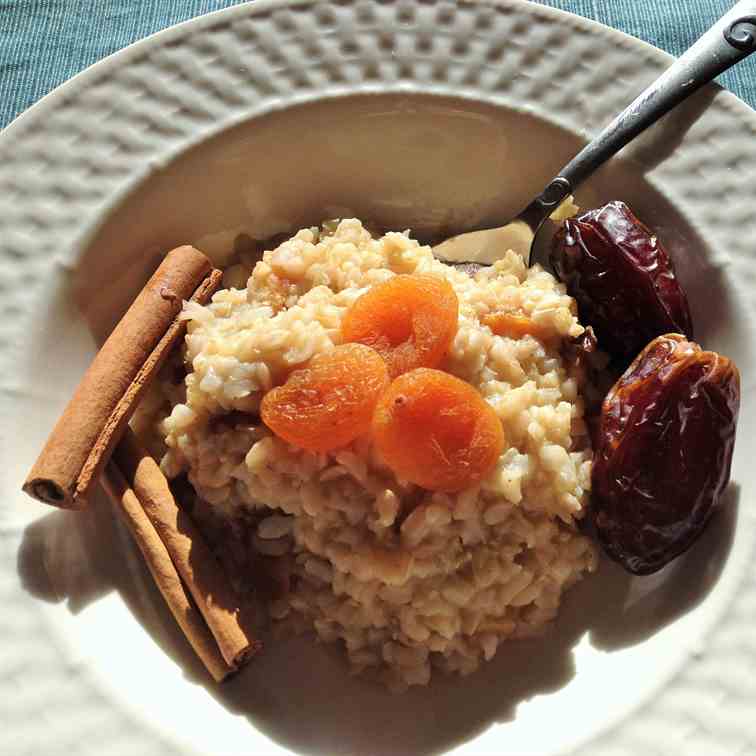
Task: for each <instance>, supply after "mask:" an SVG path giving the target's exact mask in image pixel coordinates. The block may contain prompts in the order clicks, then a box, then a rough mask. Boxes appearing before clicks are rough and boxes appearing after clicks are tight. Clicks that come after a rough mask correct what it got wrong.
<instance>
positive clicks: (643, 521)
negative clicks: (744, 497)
mask: <svg viewBox="0 0 756 756" xmlns="http://www.w3.org/2000/svg"><path fill="white" fill-rule="evenodd" d="M739 402H740V376H739V373H738V369H737V367H736V366H735V365H734V363H732V362H731V361H730V360H729V359H727V358H726V357H723V356H721V355H719V354H717V353H716V352H705V351H703V350H702V349H701V347H699V346H698V344H695V343H693V342H690V341H688V340H687V339H686V338H685V337H684V336H682V335H680V334H667V335H665V336H660V337H659V338H656V339H655V340H654V341H652V342H651V343H650V344H649V345H648V346H647V347H646V348H645V349H644V350H643V351H642V352H641V354H640V355H638V357H637V358H636V359H635V361H634V362H633V363H632V365H630V367H629V368H628V369H627V371H626V372H625V373H624V375H623V376H622V377H621V378H620V379H619V381H617V383H616V384H615V385H614V387H613V388H612V389H611V390H610V391H609V393H608V395H607V396H606V398H605V399H604V403H603V406H602V412H601V425H600V429H599V434H598V439H597V444H596V447H595V450H594V460H593V482H592V489H593V490H592V502H591V507H592V518H593V522H594V525H595V528H596V533H597V536H598V539H599V541H600V543H601V544H602V546H603V547H604V549H605V551H606V552H607V554H608V555H609V556H610V557H611V558H612V559H614V560H615V561H617V562H619V563H620V564H622V565H623V566H624V567H625V568H626V569H627V570H629V571H630V572H632V573H634V574H637V575H645V574H649V573H651V572H656V571H657V570H659V569H661V568H662V567H663V566H664V565H665V564H667V563H668V562H669V561H671V560H672V559H673V558H674V557H676V556H677V555H679V554H681V553H682V552H683V551H685V550H686V549H687V548H688V547H689V546H690V545H691V544H692V543H693V541H694V540H695V539H696V538H697V537H698V536H699V535H700V534H701V532H702V531H703V529H704V527H705V526H706V524H707V522H708V521H709V518H710V517H711V515H712V513H713V512H714V510H715V509H716V507H717V504H718V502H719V499H720V497H721V495H722V492H723V491H724V489H725V487H726V486H727V482H728V480H729V478H730V465H731V462H732V452H733V446H734V443H735V427H736V423H737V417H738V407H739Z"/></svg>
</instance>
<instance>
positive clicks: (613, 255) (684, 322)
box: [551, 202, 693, 361]
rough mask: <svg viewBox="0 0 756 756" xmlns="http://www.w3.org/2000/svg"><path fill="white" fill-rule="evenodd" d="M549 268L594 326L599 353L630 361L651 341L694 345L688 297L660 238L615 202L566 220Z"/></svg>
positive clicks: (582, 313) (582, 314) (584, 319)
mask: <svg viewBox="0 0 756 756" xmlns="http://www.w3.org/2000/svg"><path fill="white" fill-rule="evenodd" d="M551 263H552V265H553V266H554V270H555V271H556V273H557V275H558V276H559V278H560V279H561V280H562V281H563V282H564V283H565V284H566V285H567V292H568V293H569V294H570V295H571V296H573V297H574V298H575V299H576V300H577V303H578V309H579V312H580V320H581V322H582V323H584V324H586V325H591V326H593V328H594V330H595V332H596V336H597V337H598V342H599V346H600V348H601V349H602V350H604V351H606V352H609V353H610V354H612V355H613V356H615V357H619V358H623V359H625V360H627V361H629V360H630V359H632V358H633V357H635V356H636V355H637V354H638V352H639V351H640V350H641V349H643V347H644V346H646V344H648V342H649V341H651V339H653V338H655V337H656V336H659V335H661V334H664V333H670V332H680V333H684V334H685V335H686V336H688V338H693V324H692V321H691V317H690V309H689V307H688V300H687V297H686V295H685V292H684V291H683V289H682V288H681V287H680V283H679V281H678V280H677V278H676V276H675V271H674V268H673V266H672V261H671V260H670V258H669V255H668V254H667V252H666V250H665V249H664V247H663V246H662V244H661V243H660V241H659V240H658V238H657V237H656V235H655V234H653V233H651V231H650V230H649V229H648V228H646V226H644V225H643V223H641V222H640V221H639V220H638V219H637V218H636V217H635V215H633V213H632V211H631V210H630V208H629V207H628V206H627V205H626V204H625V203H624V202H610V203H609V204H607V205H604V206H603V207H600V208H597V209H595V210H591V211H589V212H587V213H584V214H583V215H581V216H579V217H578V218H573V219H570V220H567V221H565V223H564V225H563V226H562V228H561V229H560V230H559V231H558V232H557V234H556V236H555V237H554V243H553V247H552V252H551Z"/></svg>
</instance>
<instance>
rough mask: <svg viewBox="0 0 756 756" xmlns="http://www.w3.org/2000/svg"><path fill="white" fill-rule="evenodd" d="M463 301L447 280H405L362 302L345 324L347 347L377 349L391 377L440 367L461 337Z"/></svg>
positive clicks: (370, 293) (390, 283)
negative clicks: (356, 345)
mask: <svg viewBox="0 0 756 756" xmlns="http://www.w3.org/2000/svg"><path fill="white" fill-rule="evenodd" d="M458 317H459V300H458V299H457V295H456V294H455V293H454V289H452V287H451V285H450V284H449V282H448V281H446V280H445V279H443V278H436V277H435V276H427V275H417V274H413V275H400V276H394V278H390V279H389V280H388V281H384V282H383V283H381V284H378V285H377V286H374V287H373V288H372V289H370V291H368V292H366V293H365V294H363V295H362V296H361V297H359V298H358V299H357V300H356V301H355V302H354V304H352V306H351V307H350V308H349V310H347V313H346V315H345V316H344V320H343V321H342V323H341V335H342V338H343V340H344V341H345V342H358V343H360V344H365V345H367V346H369V347H372V348H373V349H375V350H376V351H377V352H378V353H379V354H380V355H381V356H382V357H383V358H384V359H385V360H386V363H387V364H388V369H389V373H390V374H391V376H392V377H396V376H397V375H401V374H402V373H406V372H407V371H408V370H413V369H414V368H418V367H436V366H437V365H439V364H440V362H441V360H443V358H444V355H445V354H446V352H447V351H448V350H449V347H450V346H451V343H452V341H453V339H454V336H455V334H456V333H457V319H458Z"/></svg>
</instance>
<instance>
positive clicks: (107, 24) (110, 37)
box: [0, 0, 756, 127]
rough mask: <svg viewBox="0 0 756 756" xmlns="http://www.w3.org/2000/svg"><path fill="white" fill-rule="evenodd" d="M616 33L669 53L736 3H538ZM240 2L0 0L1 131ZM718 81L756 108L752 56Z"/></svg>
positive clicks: (713, 0)
mask: <svg viewBox="0 0 756 756" xmlns="http://www.w3.org/2000/svg"><path fill="white" fill-rule="evenodd" d="M535 1H536V2H542V3H543V4H544V5H550V6H552V7H554V8H561V9H562V10H568V11H573V12H574V13H579V14H581V15H583V16H586V17H588V18H592V19H595V20H597V21H601V22H602V23H604V24H607V25H609V26H613V27H615V28H617V29H621V30H622V31H624V32H627V33H629V34H633V35H635V36H637V37H640V38H641V39H644V40H646V41H648V42H651V43H653V44H655V45H657V46H659V47H661V48H662V49H664V50H667V51H669V52H671V53H673V54H679V53H680V52H682V51H683V50H685V48H687V47H688V46H689V45H690V44H691V43H692V42H693V41H694V40H695V39H696V37H698V36H699V35H700V34H701V33H702V32H703V31H704V30H705V29H706V28H707V27H708V26H710V25H711V23H712V22H713V21H714V20H715V19H716V18H717V17H718V16H720V15H722V13H724V12H725V10H726V9H727V8H729V7H730V6H731V5H732V4H733V0H535ZM240 2H242V0H0V127H3V126H5V125H6V124H7V123H9V122H10V121H11V120H12V119H13V118H14V117H15V116H16V115H18V114H19V113H21V112H22V111H23V110H25V109H26V108H28V107H29V106H30V105H32V104H33V103H34V102H36V101H37V100H38V99H39V98H40V97H42V96H43V95H45V94H47V92H49V91H50V90H51V89H53V88H54V87H56V86H58V84H61V83H62V82H64V81H65V80H66V79H69V78H70V77H71V76H73V75H74V74H75V73H77V72H79V71H81V70H82V69H84V68H86V67H87V66H90V65H92V64H93V63H95V62H96V61H98V60H100V58H103V57H105V56H106V55H109V54H110V53H113V52H115V51H116V50H120V49H121V48H122V47H124V46H126V45H128V44H129V43H130V42H133V41H135V40H137V39H141V38H142V37H146V36H147V35H148V34H152V33H153V32H156V31H158V30H160V29H164V28H165V27H167V26H171V25H172V24H176V23H178V22H179V21H185V20H186V19H188V18H192V17H193V16H197V15H200V14H203V13H208V12H210V11H214V10H220V9H221V8H228V7H229V6H232V5H238V4H239V3H240ZM722 83H723V84H724V85H725V86H727V87H729V88H730V89H731V90H732V91H733V92H735V93H736V94H737V95H738V96H740V97H741V98H743V99H744V100H745V101H746V102H748V103H749V104H750V105H752V106H754V105H756V56H753V57H752V58H751V59H750V60H748V61H745V62H744V63H741V64H740V65H739V66H738V67H736V68H735V69H733V70H731V71H728V72H727V73H726V74H725V75H724V76H723V77H722Z"/></svg>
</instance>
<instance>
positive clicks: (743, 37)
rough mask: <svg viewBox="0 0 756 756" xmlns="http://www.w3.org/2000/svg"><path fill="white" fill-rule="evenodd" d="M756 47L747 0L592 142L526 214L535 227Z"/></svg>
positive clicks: (751, 4) (752, 5)
mask: <svg viewBox="0 0 756 756" xmlns="http://www.w3.org/2000/svg"><path fill="white" fill-rule="evenodd" d="M754 50H756V0H741V1H740V2H739V3H737V4H736V5H735V6H733V7H732V8H731V9H730V10H729V11H728V12H727V13H725V15H724V16H722V18H720V19H719V21H717V22H716V23H715V24H714V25H713V26H712V27H711V28H710V29H709V30H708V31H707V32H706V33H705V34H704V35H703V36H702V37H701V38H700V39H699V40H698V41H697V42H695V43H694V44H693V45H692V46H691V47H690V48H688V50H687V51H686V52H685V53H684V54H683V55H682V56H681V57H680V58H678V59H677V60H676V61H675V62H674V63H673V64H672V65H671V66H670V67H669V68H668V69H667V70H666V71H665V72H664V73H663V74H662V75H661V76H660V77H659V78H658V79H656V81H654V82H653V83H652V84H651V85H650V86H649V87H648V88H647V89H645V90H644V91H643V92H642V93H641V94H640V95H638V97H636V99H635V100H633V102H631V103H630V105H628V106H627V107H626V108H625V109H624V110H623V111H622V112H621V113H620V114H619V115H618V116H617V117H616V118H615V119H614V120H613V121H612V122H611V123H610V124H609V125H608V126H607V127H606V128H605V129H604V130H603V131H602V132H601V133H600V134H599V135H598V136H597V137H596V138H595V139H593V140H592V141H591V142H589V143H588V144H587V145H586V146H585V147H584V148H583V149H582V150H581V151H580V152H579V153H578V154H577V155H576V156H575V157H574V158H573V159H572V160H570V162H569V163H567V165H565V166H564V168H562V170H561V171H560V172H559V174H558V175H557V176H556V178H554V179H552V181H551V182H549V184H548V186H547V187H546V188H545V189H544V190H543V192H542V193H541V195H540V196H539V197H538V198H536V200H535V201H534V202H532V203H531V204H530V205H529V206H528V208H527V209H526V210H525V211H524V212H523V213H522V214H521V215H520V218H521V219H522V220H524V221H525V222H527V223H528V225H529V226H531V228H533V229H534V230H535V229H536V228H537V227H538V226H540V224H541V222H543V220H544V219H545V218H546V217H547V216H548V215H549V214H550V213H551V212H552V211H553V210H554V209H555V208H556V207H558V206H559V205H560V204H561V202H562V201H563V200H564V199H565V198H566V197H567V196H569V195H570V194H572V192H573V191H574V190H575V189H576V188H577V187H578V186H579V185H580V184H581V183H582V182H583V181H585V179H587V178H588V177H589V176H591V175H592V174H593V173H594V172H595V171H596V170H597V169H598V168H599V167H600V166H601V165H603V164H604V163H605V162H606V161H607V160H608V159H609V158H610V157H612V155H614V154H616V153H617V152H619V151H620V150H621V149H622V148H623V147H624V146H625V145H626V144H627V143H628V142H630V141H631V140H632V139H634V138H635V137H636V136H638V134H640V133H641V132H642V131H644V130H645V129H647V128H648V127H649V126H651V125H652V124H653V123H655V122H656V121H657V120H659V118H661V117H662V116H663V115H664V114H665V113H667V112H669V111H670V110H671V109H672V108H674V107H675V106H676V105H679V104H680V103H681V102H682V101H683V100H685V99H687V98H688V97H690V95H692V94H693V93H694V92H695V91H697V90H698V89H700V88H701V87H702V86H703V85H704V84H708V83H709V82H710V81H711V80H712V79H714V78H715V77H716V76H718V75H719V74H721V73H722V72H723V71H726V70H727V69H728V68H730V67H731V66H734V65H735V64H736V63H738V62H739V61H741V60H743V58H745V57H747V56H748V55H750V54H751V53H752V52H754Z"/></svg>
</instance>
